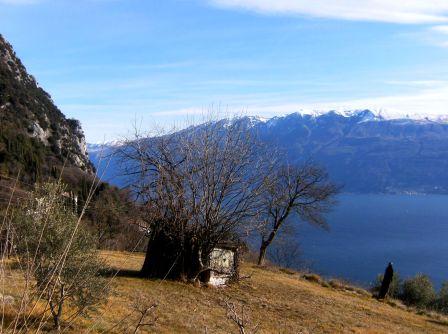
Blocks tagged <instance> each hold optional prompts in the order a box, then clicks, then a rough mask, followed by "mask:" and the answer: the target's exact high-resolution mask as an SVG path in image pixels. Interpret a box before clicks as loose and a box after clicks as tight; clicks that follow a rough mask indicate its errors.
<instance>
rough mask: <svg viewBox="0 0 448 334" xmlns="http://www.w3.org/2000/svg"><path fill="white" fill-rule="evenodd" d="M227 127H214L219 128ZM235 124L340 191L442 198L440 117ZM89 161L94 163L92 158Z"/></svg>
mask: <svg viewBox="0 0 448 334" xmlns="http://www.w3.org/2000/svg"><path fill="white" fill-rule="evenodd" d="M229 121H230V120H221V121H218V122H219V123H220V124H222V126H223V128H225V124H226V122H229ZM233 121H235V120H233ZM236 121H238V122H244V124H245V125H246V126H247V128H248V129H249V130H250V131H252V132H253V133H254V134H255V135H256V136H258V137H259V138H260V139H261V140H262V141H263V142H265V143H266V144H268V145H269V146H271V147H276V148H278V149H280V150H281V151H283V152H285V155H286V157H287V159H288V161H290V162H292V163H297V164H300V163H302V162H304V161H314V162H316V163H318V164H320V165H322V166H324V167H326V168H327V170H328V171H329V173H330V176H331V177H332V179H333V180H334V181H336V182H337V183H339V184H342V185H344V191H347V192H360V193H378V192H379V193H448V173H447V171H448V123H447V122H445V121H444V118H443V117H440V118H439V119H437V120H431V119H429V118H425V117H422V118H420V119H412V118H410V117H404V118H403V117H398V116H397V118H392V119H389V118H386V117H384V116H381V114H378V112H373V111H370V110H354V111H345V112H340V111H329V112H321V113H314V114H312V113H303V112H297V113H293V114H290V115H287V116H283V117H273V118H270V119H266V118H260V117H249V116H247V117H242V118H239V119H237V120H236ZM199 126H204V125H199ZM184 131H185V130H184ZM187 131H188V129H187ZM111 151H113V146H110V147H106V148H105V149H104V151H103V154H106V155H107V154H108V153H110V152H111ZM90 157H91V159H92V162H93V163H94V164H96V163H98V160H97V154H96V153H94V152H93V153H91V154H90ZM112 160H113V159H112ZM117 166H118V165H117V162H116V161H111V163H110V166H109V168H110V169H111V170H110V171H109V172H108V171H106V174H107V176H108V180H109V181H111V182H116V183H120V182H122V179H120V178H119V177H117V176H118V175H119V172H118V171H117V168H118V167H117Z"/></svg>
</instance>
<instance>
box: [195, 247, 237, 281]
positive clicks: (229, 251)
mask: <svg viewBox="0 0 448 334" xmlns="http://www.w3.org/2000/svg"><path fill="white" fill-rule="evenodd" d="M240 248H241V247H240V245H238V244H235V243H221V244H218V245H217V246H216V247H215V248H214V249H213V251H212V252H211V254H210V268H211V270H209V271H208V272H207V273H206V277H204V281H206V282H208V284H210V285H212V286H225V285H226V284H227V283H229V282H231V281H234V280H238V278H239V262H240V259H239V257H240V256H239V255H240Z"/></svg>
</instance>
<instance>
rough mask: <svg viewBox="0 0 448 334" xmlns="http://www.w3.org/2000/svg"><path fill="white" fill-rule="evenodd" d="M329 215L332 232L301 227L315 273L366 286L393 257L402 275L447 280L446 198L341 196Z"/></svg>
mask: <svg viewBox="0 0 448 334" xmlns="http://www.w3.org/2000/svg"><path fill="white" fill-rule="evenodd" d="M327 217H328V224H329V226H330V230H329V231H324V230H322V229H318V228H316V227H313V226H309V225H305V224H303V223H301V224H300V225H299V228H298V238H299V241H300V244H301V247H302V251H303V257H304V258H305V259H306V260H307V261H308V262H309V265H310V266H311V268H312V269H313V270H314V271H317V272H319V273H321V274H323V275H325V276H330V277H340V278H346V279H348V280H350V281H352V282H356V283H359V284H362V285H368V284H369V283H370V282H372V280H373V279H374V278H375V277H376V275H377V274H378V273H381V272H383V271H384V269H385V267H386V265H387V263H388V262H389V261H392V262H393V263H394V267H395V270H398V272H399V273H400V275H401V276H402V277H407V276H412V275H415V274H416V273H425V274H428V275H429V276H430V277H431V279H432V280H433V282H434V283H435V285H436V287H438V286H440V284H441V282H442V281H444V280H448V196H444V195H351V194H350V195H349V194H343V195H340V196H339V204H338V205H337V206H336V207H335V209H334V210H333V212H331V213H330V214H328V216H327Z"/></svg>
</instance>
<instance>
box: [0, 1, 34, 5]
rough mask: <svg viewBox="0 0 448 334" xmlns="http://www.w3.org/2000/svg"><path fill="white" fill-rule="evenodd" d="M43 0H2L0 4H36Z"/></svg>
mask: <svg viewBox="0 0 448 334" xmlns="http://www.w3.org/2000/svg"><path fill="white" fill-rule="evenodd" d="M41 1H42V0H0V4H6V5H34V4H36V3H38V2H41Z"/></svg>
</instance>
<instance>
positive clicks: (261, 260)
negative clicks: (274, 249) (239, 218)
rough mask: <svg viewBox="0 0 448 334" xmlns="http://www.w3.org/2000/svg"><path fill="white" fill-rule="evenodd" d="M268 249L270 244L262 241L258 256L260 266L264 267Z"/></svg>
mask: <svg viewBox="0 0 448 334" xmlns="http://www.w3.org/2000/svg"><path fill="white" fill-rule="evenodd" d="M267 249H268V244H267V243H266V242H265V241H262V242H261V246H260V253H259V255H258V263H257V264H258V265H259V266H262V265H264V261H265V258H266V250H267Z"/></svg>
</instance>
